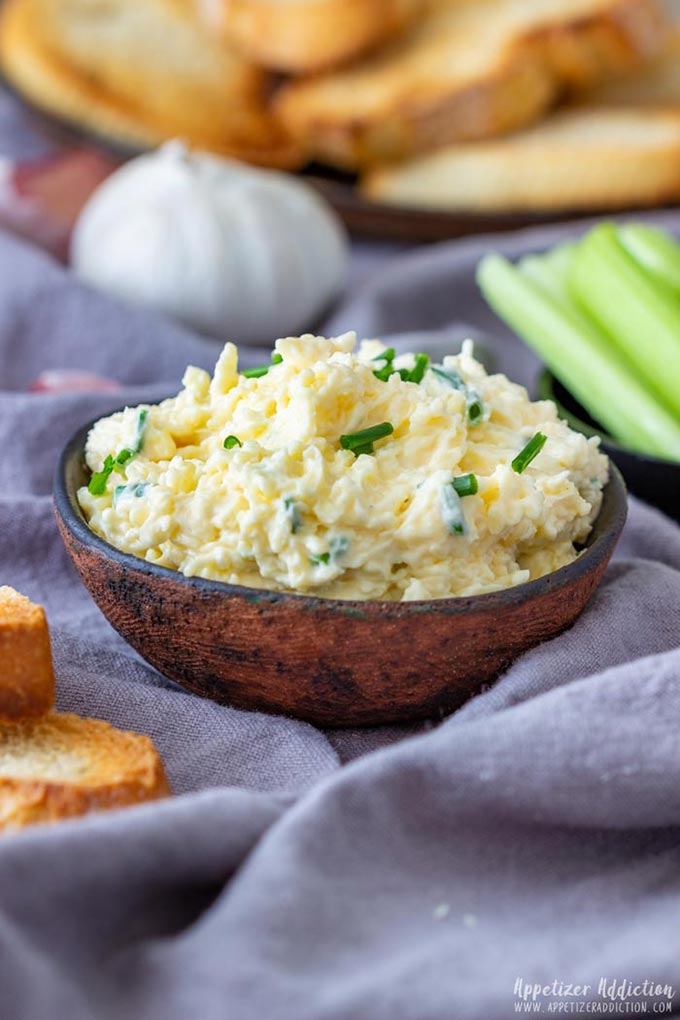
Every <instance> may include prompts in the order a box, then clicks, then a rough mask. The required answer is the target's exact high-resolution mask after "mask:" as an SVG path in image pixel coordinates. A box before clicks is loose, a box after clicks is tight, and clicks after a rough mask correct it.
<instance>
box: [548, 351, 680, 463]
mask: <svg viewBox="0 0 680 1020" xmlns="http://www.w3.org/2000/svg"><path fill="white" fill-rule="evenodd" d="M555 383H557V384H558V385H559V386H561V387H562V389H563V390H564V392H565V393H567V394H568V395H569V397H570V398H571V400H573V401H574V405H575V406H576V407H578V408H581V404H579V402H578V400H577V399H576V397H575V396H574V395H573V393H571V392H570V390H569V389H568V388H567V387H566V386H565V385H564V383H563V382H562V381H561V380H560V379H558V378H557V376H556V375H553V373H552V372H551V371H550V369H549V368H544V369H543V371H542V372H541V373H540V375H539V377H538V380H537V383H536V394H537V396H538V399H539V400H552V402H553V404H554V405H555V407H556V408H557V412H558V414H559V416H560V418H562V419H564V421H566V422H567V424H568V425H571V426H572V427H573V428H575V429H576V430H577V431H578V432H582V433H583V434H584V435H585V436H598V437H599V438H600V439H601V440H602V442H603V443H604V444H605V446H607V447H608V448H609V449H610V450H614V451H616V452H617V453H625V454H626V456H627V457H634V458H635V459H636V460H640V461H642V462H643V463H644V462H645V461H652V462H654V463H655V464H663V465H667V466H668V467H677V468H678V469H679V470H680V463H679V462H678V461H677V460H671V458H670V457H657V456H656V454H653V453H641V451H640V450H631V448H630V446H623V445H622V444H621V443H619V442H618V441H617V440H616V439H614V438H613V437H612V436H610V435H609V433H608V432H605V430H604V429H603V428H600V427H599V426H597V427H595V426H593V425H589V424H588V422H587V421H584V420H583V418H581V417H580V416H579V415H578V414H574V412H573V411H570V410H569V408H568V407H565V406H564V404H563V403H562V401H561V400H560V399H559V397H558V396H556V395H555ZM582 410H583V411H586V409H585V408H582ZM587 413H588V412H587V411H586V414H587Z"/></svg>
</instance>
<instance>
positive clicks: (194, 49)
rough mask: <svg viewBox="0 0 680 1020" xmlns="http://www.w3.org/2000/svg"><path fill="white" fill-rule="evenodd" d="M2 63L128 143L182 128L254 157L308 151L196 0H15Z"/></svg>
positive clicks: (210, 145)
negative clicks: (205, 23)
mask: <svg viewBox="0 0 680 1020" xmlns="http://www.w3.org/2000/svg"><path fill="white" fill-rule="evenodd" d="M0 63H1V64H2V68H3V70H4V73H5V75H6V76H7V78H8V79H9V81H10V83H11V84H13V85H14V86H15V87H16V88H17V89H18V91H19V92H21V93H23V94H24V95H25V96H26V97H27V98H28V99H29V100H30V101H31V102H32V103H34V104H35V105H36V106H38V107H40V108H42V109H44V110H45V111H47V112H49V113H52V114H54V115H56V116H59V117H61V118H63V119H64V120H66V121H69V122H72V123H73V124H75V125H77V126H80V127H84V128H86V129H87V130H89V131H92V132H93V133H95V134H98V135H101V136H104V137H106V138H107V139H109V140H113V141H116V142H118V143H119V144H122V145H125V146H130V147H146V146H151V145H157V144H159V143H160V142H162V141H164V140H166V139H168V138H173V137H177V136H179V137H182V138H183V139H184V140H185V141H187V142H188V143H190V144H191V145H194V146H196V147H198V148H203V149H208V150H211V151H213V152H217V153H221V154H224V155H228V156H232V157H234V158H237V159H243V160H247V161H249V162H252V163H258V164H263V165H267V166H285V167H292V166H295V165H297V164H298V163H299V161H300V152H299V150H298V148H297V146H295V145H294V144H293V143H292V142H291V140H290V138H289V137H287V135H286V133H285V131H284V130H283V129H282V128H281V127H280V125H278V124H277V123H276V120H275V118H274V116H273V115H272V113H271V112H270V110H269V109H268V107H267V95H266V93H267V89H268V79H267V76H266V74H265V73H264V72H263V71H261V70H259V69H258V68H256V67H254V66H252V65H251V64H249V63H248V62H246V61H245V60H243V58H242V57H240V56H238V55H236V54H235V52H233V51H232V50H230V49H229V48H228V47H227V46H226V45H225V44H224V43H223V42H221V41H220V40H218V39H216V38H215V37H213V36H212V35H211V34H210V33H209V32H207V31H201V29H200V26H199V23H198V19H197V18H196V16H195V13H194V12H193V9H192V7H191V3H190V0H145V2H144V3H139V0H116V2H111V0H79V2H77V3H68V4H64V3H62V2H61V0H7V3H6V4H5V5H4V7H3V14H2V18H1V20H0Z"/></svg>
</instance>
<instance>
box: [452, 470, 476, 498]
mask: <svg viewBox="0 0 680 1020" xmlns="http://www.w3.org/2000/svg"><path fill="white" fill-rule="evenodd" d="M451 484H452V485H453V487H454V489H455V490H456V492H457V493H458V495H459V496H474V495H475V494H476V493H477V492H478V491H479V483H478V481H477V475H472V474H470V475H458V477H457V478H454V479H453V481H452V482H451Z"/></svg>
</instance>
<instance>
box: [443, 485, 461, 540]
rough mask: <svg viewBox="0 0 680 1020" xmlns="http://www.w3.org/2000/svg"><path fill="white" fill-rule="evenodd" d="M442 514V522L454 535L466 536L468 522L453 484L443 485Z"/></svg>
mask: <svg viewBox="0 0 680 1020" xmlns="http://www.w3.org/2000/svg"><path fill="white" fill-rule="evenodd" d="M440 505H441V512H442V520H443V521H444V524H445V525H446V527H447V528H448V530H449V532H450V533H451V534H452V535H464V534H465V533H466V531H467V522H466V520H465V514H464V513H463V507H462V506H461V502H460V496H459V495H458V493H457V492H456V490H455V488H454V485H453V482H449V483H447V484H446V485H442V488H441V503H440Z"/></svg>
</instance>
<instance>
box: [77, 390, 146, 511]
mask: <svg viewBox="0 0 680 1020" xmlns="http://www.w3.org/2000/svg"><path fill="white" fill-rule="evenodd" d="M148 416H149V411H148V409H147V408H145V409H144V410H142V411H140V412H139V417H138V419H137V429H136V431H135V441H134V446H133V447H132V448H130V447H129V446H124V447H123V449H122V450H121V451H120V452H119V453H117V454H116V456H115V457H112V456H111V454H109V455H108V457H107V458H106V459H105V461H104V464H103V465H102V469H101V471H95V473H94V474H93V475H92V478H90V482H89V484H88V486H87V491H88V492H89V493H90V495H91V496H103V495H104V493H105V492H106V483H107V482H108V480H109V477H110V475H112V474H113V472H114V471H115V470H116V468H119V467H123V466H124V465H125V464H127V462H128V461H129V460H132V458H133V457H134V456H135V454H137V453H141V451H142V447H143V446H144V429H145V427H146V419H147V418H148Z"/></svg>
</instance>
